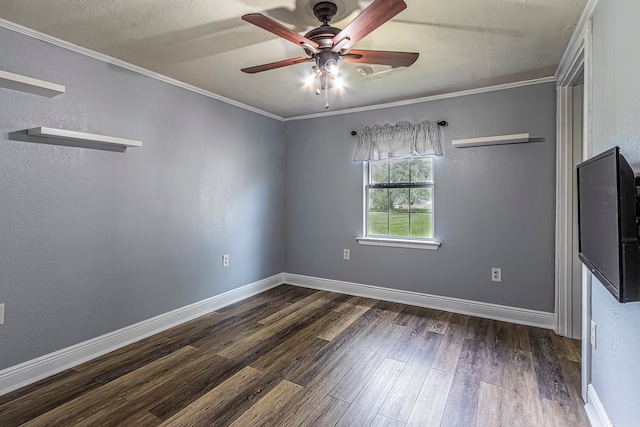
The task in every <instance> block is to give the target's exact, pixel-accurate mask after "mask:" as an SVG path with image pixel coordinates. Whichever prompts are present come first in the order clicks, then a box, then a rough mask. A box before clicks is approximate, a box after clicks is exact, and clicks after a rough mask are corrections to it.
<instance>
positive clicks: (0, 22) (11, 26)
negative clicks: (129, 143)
mask: <svg viewBox="0 0 640 427" xmlns="http://www.w3.org/2000/svg"><path fill="white" fill-rule="evenodd" d="M0 27H4V28H6V29H8V30H12V31H15V32H17V33H21V34H24V35H26V36H29V37H33V38H34V39H38V40H42V41H44V42H47V43H50V44H53V45H55V46H58V47H61V48H64V49H67V50H71V51H73V52H76V53H79V54H81V55H85V56H89V57H91V58H94V59H97V60H99V61H103V62H106V63H107V64H112V65H116V66H118V67H122V68H125V69H127V70H130V71H133V72H136V73H138V74H142V75H145V76H147V77H151V78H153V79H156V80H160V81H162V82H165V83H169V84H170V85H173V86H177V87H179V88H182V89H186V90H188V91H191V92H195V93H198V94H200V95H204V96H206V97H209V98H213V99H216V100H218V101H222V102H224V103H226V104H230V105H233V106H235V107H240V108H242V109H245V110H248V111H251V112H253V113H257V114H261V115H263V116H267V117H270V118H272V119H276V120H283V118H282V117H280V116H278V115H275V114H272V113H269V112H266V111H263V110H260V109H259V108H255V107H252V106H250V105H247V104H243V103H242V102H238V101H234V100H233V99H229V98H226V97H224V96H222V95H218V94H216V93H213V92H210V91H208V90H204V89H201V88H199V87H196V86H193V85H190V84H188V83H184V82H181V81H179V80H175V79H172V78H171V77H167V76H164V75H162V74H159V73H156V72H155V71H151V70H147V69H146V68H142V67H138V66H137V65H133V64H130V63H128V62H125V61H122V60H120V59H117V58H114V57H111V56H109V55H105V54H103V53H99V52H96V51H93V50H91V49H87V48H86V47H82V46H78V45H75V44H73V43H69V42H67V41H64V40H60V39H58V38H56V37H53V36H50V35H48V34H44V33H41V32H39V31H36V30H33V29H31V28H27V27H23V26H22V25H18V24H16V23H14V22H11V21H7V20H4V19H1V18H0Z"/></svg>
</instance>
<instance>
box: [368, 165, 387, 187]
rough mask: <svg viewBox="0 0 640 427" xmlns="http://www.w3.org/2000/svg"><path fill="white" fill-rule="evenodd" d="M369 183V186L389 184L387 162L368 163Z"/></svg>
mask: <svg viewBox="0 0 640 427" xmlns="http://www.w3.org/2000/svg"><path fill="white" fill-rule="evenodd" d="M369 182H370V183H371V184H385V183H387V182H389V161H388V160H378V161H375V162H370V163H369Z"/></svg>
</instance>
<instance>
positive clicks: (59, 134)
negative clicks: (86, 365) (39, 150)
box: [26, 127, 142, 149]
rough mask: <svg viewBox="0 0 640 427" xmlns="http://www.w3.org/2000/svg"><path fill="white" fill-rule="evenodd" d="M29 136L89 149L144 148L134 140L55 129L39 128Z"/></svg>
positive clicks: (29, 132) (29, 131)
mask: <svg viewBox="0 0 640 427" xmlns="http://www.w3.org/2000/svg"><path fill="white" fill-rule="evenodd" d="M26 133H27V135H29V136H33V137H39V138H47V139H52V140H56V139H57V140H60V139H63V140H67V141H74V142H76V143H78V144H77V145H78V146H85V147H88V148H101V147H104V146H112V147H113V146H115V147H118V148H121V149H126V148H128V147H142V141H136V140H133V139H125V138H116V137H113V136H104V135H95V134H91V133H84V132H75V131H70V130H63V129H54V128H48V127H37V128H31V129H27V130H26Z"/></svg>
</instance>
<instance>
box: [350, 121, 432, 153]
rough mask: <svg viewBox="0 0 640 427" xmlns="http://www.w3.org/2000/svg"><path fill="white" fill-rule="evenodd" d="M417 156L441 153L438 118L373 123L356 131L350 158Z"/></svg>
mask: <svg viewBox="0 0 640 427" xmlns="http://www.w3.org/2000/svg"><path fill="white" fill-rule="evenodd" d="M411 154H414V155H418V156H442V144H441V142H440V126H439V125H438V122H430V121H427V120H425V121H422V122H420V123H415V124H413V123H409V122H406V121H402V122H398V123H396V124H395V125H390V124H385V125H382V126H380V125H374V126H371V127H368V126H367V127H365V128H364V129H362V131H361V132H359V137H358V145H357V146H356V153H355V154H354V156H353V161H356V162H357V161H370V160H382V159H388V158H397V157H406V156H409V155H411Z"/></svg>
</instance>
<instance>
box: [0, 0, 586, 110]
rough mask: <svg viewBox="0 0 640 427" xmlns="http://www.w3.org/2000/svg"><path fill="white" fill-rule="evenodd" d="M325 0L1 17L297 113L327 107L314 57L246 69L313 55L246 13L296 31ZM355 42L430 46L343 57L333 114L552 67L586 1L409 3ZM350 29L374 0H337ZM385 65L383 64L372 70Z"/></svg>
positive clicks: (195, 2) (33, 8)
mask: <svg viewBox="0 0 640 427" xmlns="http://www.w3.org/2000/svg"><path fill="white" fill-rule="evenodd" d="M315 1H317V0H297V1H296V0H288V1H287V0H273V1H258V0H84V1H80V0H75V1H74V0H2V1H1V2H0V18H2V19H5V20H7V21H11V22H14V23H17V24H20V25H23V26H25V27H28V28H31V29H34V30H37V31H40V32H42V33H45V34H48V35H51V36H54V37H57V38H59V39H62V40H65V41H68V42H71V43H73V44H76V45H79V46H82V47H86V48H88V49H91V50H94V51H97V52H100V53H103V54H106V55H110V56H112V57H114V58H118V59H121V60H123V61H126V62H129V63H131V64H134V65H137V66H140V67H143V68H146V69H149V70H151V71H155V72H157V73H160V74H163V75H165V76H168V77H172V78H174V79H176V80H180V81H182V82H185V83H188V84H191V85H193V86H197V87H199V88H202V89H205V90H207V91H210V92H213V93H215V94H218V95H222V96H224V97H227V98H230V99H233V100H235V101H238V102H241V103H243V104H246V105H249V106H252V107H255V108H258V109H260V110H263V111H266V112H269V113H272V114H275V115H277V116H280V117H284V118H288V117H295V116H300V115H305V114H313V113H321V112H323V111H325V110H324V108H323V103H324V100H323V96H316V95H315V94H314V92H313V89H310V88H308V87H304V85H303V82H304V79H305V77H306V76H308V75H309V74H310V68H311V65H312V64H311V63H302V64H297V65H293V66H290V67H286V68H280V69H276V70H271V71H266V72H263V73H259V74H253V75H250V74H245V73H242V72H241V71H240V69H241V68H245V67H250V66H254V65H260V64H264V63H269V62H274V61H279V60H282V59H287V58H293V57H298V56H303V55H304V51H303V50H302V49H301V48H299V47H297V46H295V45H294V44H293V43H291V42H288V41H285V40H282V39H279V38H278V37H276V36H275V35H273V34H271V33H268V32H266V31H264V30H262V29H260V28H258V27H255V26H253V25H251V24H249V23H246V22H244V21H242V20H241V19H240V17H241V16H242V15H244V14H246V13H254V12H259V13H264V14H265V15H267V16H269V17H271V18H273V19H275V20H277V21H279V22H280V23H282V24H283V25H285V26H287V27H289V28H291V29H293V30H294V31H297V32H300V33H305V32H306V31H308V30H310V29H311V28H314V27H316V26H317V25H319V23H318V21H316V20H315V17H313V14H312V13H311V7H310V3H314V2H315ZM405 1H406V3H407V5H408V7H407V9H406V10H404V11H403V12H401V13H400V14H399V15H397V16H396V17H395V18H393V19H392V20H391V21H389V22H387V23H386V24H384V25H383V26H382V27H380V28H378V29H377V30H376V31H374V32H373V33H371V34H370V35H368V36H367V37H365V38H364V39H362V40H361V41H360V42H359V43H357V44H356V46H354V48H356V49H373V50H399V51H407V52H419V53H420V57H419V58H418V60H417V62H416V63H415V64H414V65H412V66H411V67H409V68H405V69H398V70H393V71H392V72H388V73H382V74H379V75H377V76H376V77H375V78H372V77H369V78H365V77H363V76H362V75H361V74H360V73H359V72H358V70H357V69H356V66H358V64H350V63H344V62H342V63H341V64H340V65H341V76H342V77H343V79H344V81H345V87H344V88H343V89H341V90H338V89H332V90H331V91H330V92H329V101H330V104H331V109H330V111H335V110H340V109H345V108H354V107H362V106H368V105H375V104H381V103H387V102H394V101H401V100H407V99H413V98H421V97H425V96H430V95H436V94H442V93H446V92H452V91H457V90H465V89H474V88H479V87H485V86H491V85H496V84H503V83H511V82H517V81H522V80H529V79H535V78H541V77H549V76H552V75H553V74H554V72H555V69H556V67H557V64H558V62H559V61H560V59H561V56H562V54H563V52H564V49H565V47H566V45H567V44H568V42H569V39H570V37H571V34H572V33H573V30H574V28H575V26H576V24H577V23H578V19H579V17H580V14H581V13H582V10H583V9H584V6H585V4H586V2H587V0H428V1H425V0H405ZM335 3H336V4H337V5H338V16H337V17H336V18H338V19H337V20H335V19H334V21H333V22H332V23H331V24H332V25H333V26H335V27H338V28H344V26H346V25H347V24H348V23H349V22H350V21H351V20H353V18H355V17H356V16H357V15H358V14H359V13H360V12H361V11H362V9H363V8H366V7H367V6H368V5H369V4H371V1H355V0H335ZM373 68H374V71H383V70H384V68H383V67H373Z"/></svg>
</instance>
